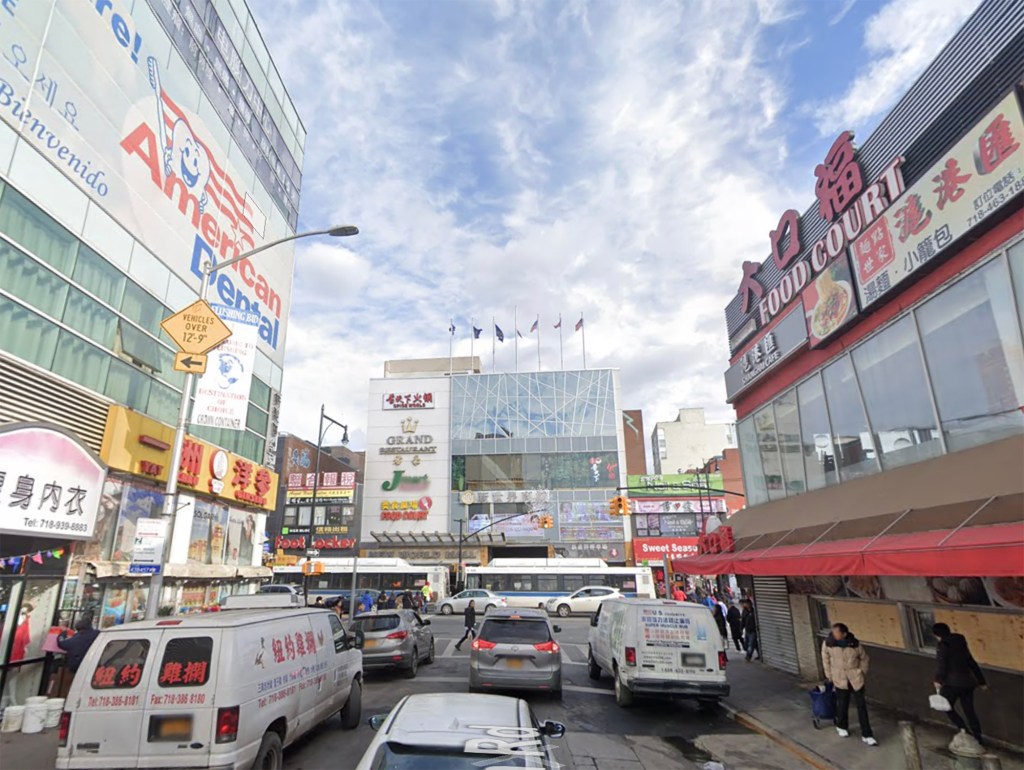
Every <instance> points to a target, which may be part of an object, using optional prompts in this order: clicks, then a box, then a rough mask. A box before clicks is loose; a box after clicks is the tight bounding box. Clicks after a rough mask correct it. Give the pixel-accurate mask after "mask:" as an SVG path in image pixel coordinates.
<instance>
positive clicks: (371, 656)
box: [349, 610, 434, 679]
mask: <svg viewBox="0 0 1024 770" xmlns="http://www.w3.org/2000/svg"><path fill="white" fill-rule="evenodd" d="M349 627H350V629H351V631H352V633H354V634H356V635H358V636H359V637H360V638H361V639H362V649H363V668H364V669H365V668H399V669H402V670H403V671H404V672H405V675H406V676H407V677H408V678H410V679H412V678H413V677H415V676H416V672H417V671H418V670H419V667H420V662H423V663H433V662H434V632H433V631H432V630H431V628H430V621H429V620H424V619H423V618H421V617H420V615H419V613H418V612H416V611H415V610H379V611H377V612H375V613H372V614H368V615H360V616H358V617H357V618H355V620H353V621H352V622H351V623H350V624H349Z"/></svg>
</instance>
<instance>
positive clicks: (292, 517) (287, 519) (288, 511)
mask: <svg viewBox="0 0 1024 770" xmlns="http://www.w3.org/2000/svg"><path fill="white" fill-rule="evenodd" d="M297 521H298V509H297V508H296V507H295V506H294V505H289V506H287V507H286V508H285V509H284V525H285V526H286V527H294V526H296V523H297Z"/></svg>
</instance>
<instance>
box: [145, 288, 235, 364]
mask: <svg viewBox="0 0 1024 770" xmlns="http://www.w3.org/2000/svg"><path fill="white" fill-rule="evenodd" d="M160 327H161V328H162V329H163V330H164V331H165V332H167V334H168V335H170V338H171V339H172V340H174V342H175V344H176V345H177V346H178V347H179V348H181V352H182V353H194V354H196V355H202V354H203V353H206V352H208V351H210V350H213V349H214V348H215V347H217V346H218V345H219V344H220V343H222V342H223V341H224V340H226V339H227V338H228V337H230V336H231V329H229V328H228V327H227V324H225V323H224V322H223V321H222V320H220V316H218V315H217V314H216V313H215V312H213V308H212V307H210V304H209V303H208V302H207V301H206V300H205V299H201V300H199V301H197V302H193V303H192V304H191V305H189V306H188V307H187V308H185V309H184V310H179V311H178V312H177V313H175V314H174V315H172V316H171V317H170V318H165V319H164V320H163V321H162V322H161V324H160Z"/></svg>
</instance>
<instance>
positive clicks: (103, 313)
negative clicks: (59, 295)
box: [62, 289, 117, 348]
mask: <svg viewBox="0 0 1024 770" xmlns="http://www.w3.org/2000/svg"><path fill="white" fill-rule="evenodd" d="M62 320H63V321H64V323H65V324H67V325H68V326H70V327H71V328H72V329H74V330H75V331H77V332H78V333H80V334H82V335H83V336H85V337H88V338H89V339H91V340H93V341H95V342H98V343H99V344H100V345H102V346H103V347H105V348H112V347H113V345H114V334H115V332H116V330H117V316H115V315H114V314H113V313H111V312H110V311H109V310H107V309H106V308H105V307H103V305H101V304H100V303H99V302H97V301H96V300H94V299H91V298H90V297H88V296H86V295H85V294H83V293H82V292H80V291H79V290H78V289H69V290H68V299H67V304H66V306H65V308H64V316H63V318H62Z"/></svg>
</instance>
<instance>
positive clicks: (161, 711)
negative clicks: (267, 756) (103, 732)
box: [137, 621, 238, 768]
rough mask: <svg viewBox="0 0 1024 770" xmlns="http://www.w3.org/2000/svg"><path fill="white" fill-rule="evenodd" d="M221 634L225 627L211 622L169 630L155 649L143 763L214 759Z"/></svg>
mask: <svg viewBox="0 0 1024 770" xmlns="http://www.w3.org/2000/svg"><path fill="white" fill-rule="evenodd" d="M169 622H172V621H169ZM221 634H222V630H221V629H219V628H208V627H203V628H194V627H193V628H189V627H188V626H181V627H177V626H168V627H167V628H165V629H164V632H163V635H162V636H161V638H160V641H159V644H158V645H157V647H156V650H155V651H154V652H155V657H154V658H153V664H152V676H151V679H150V682H149V690H148V692H147V693H146V701H145V704H144V712H143V718H142V724H141V726H140V727H141V729H140V730H139V732H138V733H137V735H138V738H137V745H138V752H139V764H138V767H140V768H145V767H181V768H187V767H206V766H207V765H208V764H209V759H210V750H211V748H212V747H213V745H214V741H215V738H216V736H215V730H216V721H217V705H218V704H217V703H215V699H216V685H217V672H218V664H219V658H220V648H221V645H220V640H221ZM227 705H235V706H237V705H238V704H237V703H236V704H227ZM235 728H236V729H237V722H236V723H235Z"/></svg>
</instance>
